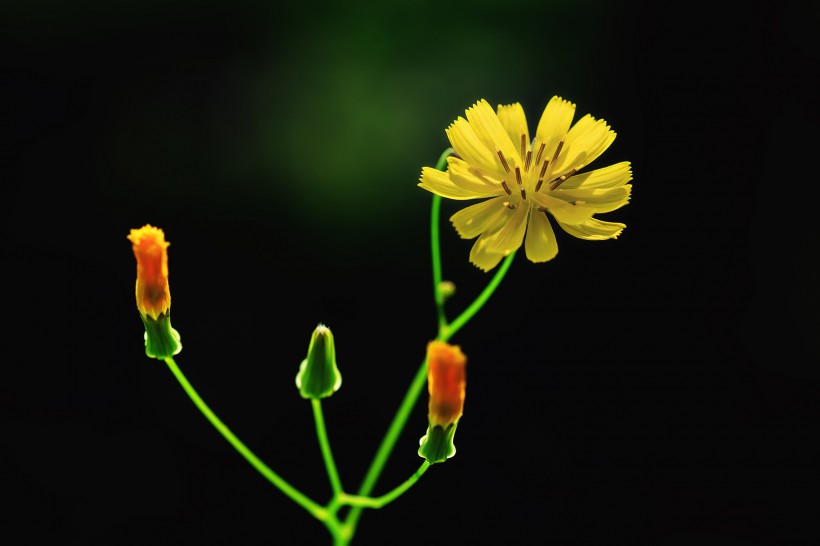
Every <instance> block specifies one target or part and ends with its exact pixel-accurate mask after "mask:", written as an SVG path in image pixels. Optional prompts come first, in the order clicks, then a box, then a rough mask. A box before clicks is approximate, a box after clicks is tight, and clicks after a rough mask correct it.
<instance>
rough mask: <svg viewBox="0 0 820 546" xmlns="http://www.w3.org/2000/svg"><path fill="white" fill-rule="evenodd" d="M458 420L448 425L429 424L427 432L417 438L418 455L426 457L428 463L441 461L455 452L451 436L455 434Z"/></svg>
mask: <svg viewBox="0 0 820 546" xmlns="http://www.w3.org/2000/svg"><path fill="white" fill-rule="evenodd" d="M457 426H458V421H456V422H455V423H453V424H451V425H450V426H448V427H443V426H441V425H432V424H431V425H430V426H428V427H427V434H425V435H424V436H422V437H421V440H419V445H420V447H419V455H420V456H422V457H424V458H425V459H427V462H428V463H430V464H436V463H443V462H444V461H446V460H447V459H449V458H450V457H452V456H453V455H455V454H456V446H455V445H454V444H453V437H454V436H455V434H456V427H457Z"/></svg>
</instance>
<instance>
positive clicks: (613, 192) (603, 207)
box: [552, 184, 632, 212]
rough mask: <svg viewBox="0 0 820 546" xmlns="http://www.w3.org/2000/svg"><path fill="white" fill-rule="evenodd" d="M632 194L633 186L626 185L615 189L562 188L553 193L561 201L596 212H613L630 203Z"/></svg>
mask: <svg viewBox="0 0 820 546" xmlns="http://www.w3.org/2000/svg"><path fill="white" fill-rule="evenodd" d="M631 194H632V184H625V185H623V186H617V187H615V188H579V189H577V190H565V189H563V187H562V188H560V189H558V190H555V191H554V192H552V195H554V196H555V197H557V198H559V199H563V200H565V201H568V202H569V203H571V204H575V205H576V206H581V207H588V208H591V209H592V210H594V211H595V212H611V211H613V210H615V209H619V208H621V207H622V206H624V205H626V204H627V203H628V202H629V196H630V195H631Z"/></svg>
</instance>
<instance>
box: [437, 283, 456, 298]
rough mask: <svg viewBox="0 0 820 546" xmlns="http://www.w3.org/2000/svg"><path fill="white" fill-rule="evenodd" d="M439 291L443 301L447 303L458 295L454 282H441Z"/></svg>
mask: <svg viewBox="0 0 820 546" xmlns="http://www.w3.org/2000/svg"><path fill="white" fill-rule="evenodd" d="M438 291H439V293H440V294H441V301H447V300H448V299H450V298H451V297H452V296H453V295H454V294H455V293H456V285H455V284H454V283H453V281H441V282H440V283H438Z"/></svg>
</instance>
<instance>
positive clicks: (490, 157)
mask: <svg viewBox="0 0 820 546" xmlns="http://www.w3.org/2000/svg"><path fill="white" fill-rule="evenodd" d="M445 132H446V133H447V138H448V139H450V144H452V146H453V149H455V151H456V153H458V155H459V156H461V157H462V158H464V160H465V161H467V163H469V164H470V165H475V166H476V167H480V168H481V169H484V170H486V171H487V172H491V173H496V172H498V173H499V174H500V173H503V172H504V169H502V168H501V164H500V163H499V161H498V156H496V154H495V150H490V149H489V148H487V146H485V145H484V143H483V142H481V140H480V139H479V138H478V135H476V133H475V131H474V130H473V127H472V126H471V125H470V124H469V122H468V121H467V120H466V119H464V118H462V117H459V118H458V119H457V120H455V121H454V122H453V124H452V125H450V126H449V127H448V128H447V130H446V131H445ZM499 169H500V171H499ZM502 176H503V175H502Z"/></svg>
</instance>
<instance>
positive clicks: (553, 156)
mask: <svg viewBox="0 0 820 546" xmlns="http://www.w3.org/2000/svg"><path fill="white" fill-rule="evenodd" d="M566 138H567V137H566V135H564V136H563V137H561V142H559V143H558V147H557V148H555V153H554V154H552V161H551V162H550V163H553V164H554V163H555V160H556V159H558V154H560V153H561V148H563V147H564V140H565V139H566Z"/></svg>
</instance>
